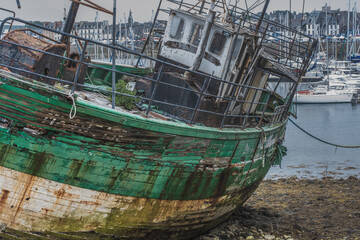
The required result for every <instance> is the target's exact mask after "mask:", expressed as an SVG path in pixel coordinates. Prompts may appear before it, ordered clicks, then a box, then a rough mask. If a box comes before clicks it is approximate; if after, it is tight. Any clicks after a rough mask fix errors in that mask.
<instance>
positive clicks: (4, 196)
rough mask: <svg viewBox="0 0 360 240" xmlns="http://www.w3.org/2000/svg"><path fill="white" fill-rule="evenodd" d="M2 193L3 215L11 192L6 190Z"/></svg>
mask: <svg viewBox="0 0 360 240" xmlns="http://www.w3.org/2000/svg"><path fill="white" fill-rule="evenodd" d="M1 191H2V194H1V198H0V214H1V213H2V211H3V210H4V208H5V204H6V201H7V199H8V197H9V193H10V191H9V190H6V189H3V190H1Z"/></svg>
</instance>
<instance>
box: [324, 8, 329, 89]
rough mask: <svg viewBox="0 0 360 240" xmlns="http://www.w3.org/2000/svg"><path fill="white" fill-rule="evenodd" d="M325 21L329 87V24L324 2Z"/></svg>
mask: <svg viewBox="0 0 360 240" xmlns="http://www.w3.org/2000/svg"><path fill="white" fill-rule="evenodd" d="M325 23H326V25H325V26H326V75H327V89H328V91H329V89H330V79H329V39H328V38H329V26H328V5H327V3H326V4H325Z"/></svg>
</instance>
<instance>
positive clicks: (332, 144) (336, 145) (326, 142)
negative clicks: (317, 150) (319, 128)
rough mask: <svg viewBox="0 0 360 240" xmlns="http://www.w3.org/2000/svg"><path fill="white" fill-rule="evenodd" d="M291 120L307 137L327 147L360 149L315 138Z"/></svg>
mask: <svg viewBox="0 0 360 240" xmlns="http://www.w3.org/2000/svg"><path fill="white" fill-rule="evenodd" d="M289 120H290V122H291V123H292V124H294V125H295V127H297V128H298V129H300V130H301V131H302V132H304V133H305V134H307V135H309V136H310V137H312V138H314V139H316V140H318V141H320V142H322V143H325V144H327V145H330V146H334V147H337V148H360V146H344V145H339V144H334V143H330V142H328V141H325V140H323V139H320V138H318V137H315V136H314V135H312V134H311V133H309V132H308V131H306V130H305V129H303V128H302V127H300V126H299V125H297V124H296V123H295V122H294V121H293V120H292V119H290V118H289Z"/></svg>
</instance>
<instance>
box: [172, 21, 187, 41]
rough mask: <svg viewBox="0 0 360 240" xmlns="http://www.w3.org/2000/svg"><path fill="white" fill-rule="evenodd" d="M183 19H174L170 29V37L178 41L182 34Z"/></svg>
mask: <svg viewBox="0 0 360 240" xmlns="http://www.w3.org/2000/svg"><path fill="white" fill-rule="evenodd" d="M184 25H185V22H184V19H182V18H179V17H174V18H173V20H172V23H171V28H170V37H172V38H175V39H178V40H180V39H181V38H182V37H183V34H184Z"/></svg>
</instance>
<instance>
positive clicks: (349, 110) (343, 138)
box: [267, 104, 360, 178]
mask: <svg viewBox="0 0 360 240" xmlns="http://www.w3.org/2000/svg"><path fill="white" fill-rule="evenodd" d="M296 107H297V111H298V119H297V120H295V122H296V123H297V124H298V125H300V126H301V127H302V128H304V129H305V130H307V131H309V132H310V133H312V134H313V135H315V136H317V137H319V138H321V139H324V140H326V141H329V142H332V143H336V144H340V145H360V104H358V105H351V104H309V105H297V106H296ZM284 145H285V146H286V147H287V149H288V154H287V156H286V157H284V159H283V162H282V166H281V167H273V168H272V169H270V172H269V173H268V175H267V178H279V177H281V178H282V177H290V176H298V177H303V178H304V177H305V178H321V177H324V176H331V177H335V178H347V177H349V176H357V177H360V149H343V148H336V147H333V146H329V145H326V144H324V143H321V142H318V141H317V140H315V139H313V138H311V137H309V136H308V135H306V134H305V133H303V132H301V131H300V130H299V129H297V128H296V127H295V126H294V125H293V124H292V123H291V122H289V123H288V127H287V132H286V138H285V144H284Z"/></svg>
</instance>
